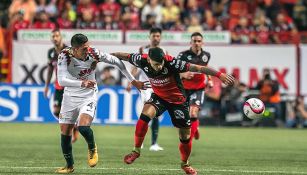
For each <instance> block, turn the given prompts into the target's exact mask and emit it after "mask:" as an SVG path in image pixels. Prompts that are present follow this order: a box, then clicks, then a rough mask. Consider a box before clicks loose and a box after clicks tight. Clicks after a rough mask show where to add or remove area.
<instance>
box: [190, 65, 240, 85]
mask: <svg viewBox="0 0 307 175" xmlns="http://www.w3.org/2000/svg"><path fill="white" fill-rule="evenodd" d="M188 71H191V72H198V73H203V74H206V75H211V76H215V77H217V78H219V79H220V80H221V81H222V82H223V83H225V84H227V85H232V84H234V81H235V79H234V77H233V76H231V75H229V74H224V73H222V72H219V71H217V70H215V69H213V68H210V67H208V66H200V65H196V64H190V66H188Z"/></svg>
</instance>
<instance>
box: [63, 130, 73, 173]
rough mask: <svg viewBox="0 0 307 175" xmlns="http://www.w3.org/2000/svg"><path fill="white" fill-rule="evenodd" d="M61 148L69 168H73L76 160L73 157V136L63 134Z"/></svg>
mask: <svg viewBox="0 0 307 175" xmlns="http://www.w3.org/2000/svg"><path fill="white" fill-rule="evenodd" d="M61 147H62V152H63V155H64V158H65V160H66V164H67V167H73V165H74V158H73V155H72V146H71V136H67V135H63V134H61Z"/></svg>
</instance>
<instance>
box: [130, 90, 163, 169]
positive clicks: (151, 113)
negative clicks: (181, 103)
mask: <svg viewBox="0 0 307 175" xmlns="http://www.w3.org/2000/svg"><path fill="white" fill-rule="evenodd" d="M164 111H165V109H164V106H163V105H162V103H161V102H160V101H159V98H158V97H157V96H156V95H155V94H152V96H151V98H150V99H149V100H148V101H147V103H146V104H145V105H144V107H143V110H142V114H141V116H140V118H139V120H138V121H137V123H136V127H135V133H134V149H133V150H132V152H131V153H130V154H128V155H126V156H125V157H124V162H125V163H127V164H131V163H133V162H134V160H135V159H137V158H138V157H139V156H140V153H141V146H142V143H143V141H144V138H145V136H146V133H147V130H148V123H149V122H150V120H151V119H152V118H154V117H155V116H156V115H159V114H161V113H163V112H164Z"/></svg>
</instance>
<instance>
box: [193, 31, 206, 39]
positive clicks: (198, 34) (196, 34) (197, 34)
mask: <svg viewBox="0 0 307 175" xmlns="http://www.w3.org/2000/svg"><path fill="white" fill-rule="evenodd" d="M193 36H200V37H201V38H203V35H202V34H201V33H199V32H194V33H192V35H191V38H192V37H193Z"/></svg>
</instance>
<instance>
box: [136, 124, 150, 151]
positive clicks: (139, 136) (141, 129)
mask: <svg viewBox="0 0 307 175" xmlns="http://www.w3.org/2000/svg"><path fill="white" fill-rule="evenodd" d="M147 130H148V123H146V122H145V121H144V120H142V119H139V120H138V122H137V123H136V127H135V133H134V146H135V147H136V148H140V147H141V146H142V143H143V141H144V138H145V135H146V133H147Z"/></svg>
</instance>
